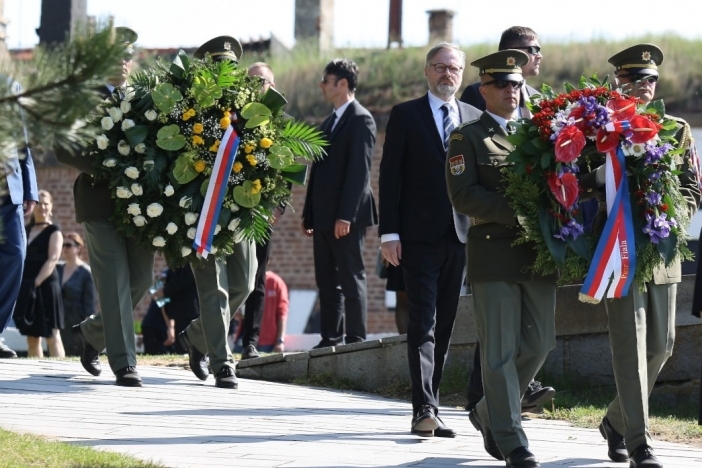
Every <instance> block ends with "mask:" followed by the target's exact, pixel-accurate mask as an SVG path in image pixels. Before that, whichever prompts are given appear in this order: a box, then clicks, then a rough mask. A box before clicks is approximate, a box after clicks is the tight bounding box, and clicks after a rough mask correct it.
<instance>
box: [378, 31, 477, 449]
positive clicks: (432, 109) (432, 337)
mask: <svg viewBox="0 0 702 468" xmlns="http://www.w3.org/2000/svg"><path fill="white" fill-rule="evenodd" d="M464 66H465V54H464V53H463V51H461V49H460V48H459V47H458V46H457V45H455V44H450V43H447V42H441V43H439V44H437V45H435V46H434V47H432V48H431V49H430V50H429V52H428V53H427V57H426V62H425V66H424V76H425V77H426V80H427V85H428V87H429V91H428V92H427V93H426V94H425V95H423V96H421V97H419V98H417V99H413V100H410V101H407V102H403V103H401V104H398V105H396V106H395V107H393V108H392V111H391V112H390V118H389V120H388V124H387V131H386V134H385V144H384V145H383V158H382V160H381V161H380V180H379V191H380V225H379V228H378V232H379V234H380V236H381V249H382V254H383V257H384V258H385V259H386V260H387V261H388V262H389V263H390V264H392V265H394V266H398V265H399V266H400V267H402V271H403V274H404V280H405V288H406V290H407V299H408V300H409V324H408V329H407V359H408V364H409V373H410V379H411V384H412V410H413V411H412V413H413V417H412V423H411V430H412V433H414V434H417V435H419V436H420V437H426V436H435V437H455V435H456V433H455V431H453V430H452V429H450V428H448V427H446V425H445V424H444V423H443V422H442V421H441V419H440V418H439V416H438V406H439V385H440V384H441V377H442V372H443V369H444V363H445V362H446V356H447V355H448V349H449V342H450V339H451V332H452V330H453V324H454V321H455V319H456V310H457V309H458V299H459V295H460V290H461V282H462V279H463V270H464V268H465V250H464V248H463V243H465V236H466V230H467V219H466V218H465V217H463V216H454V215H455V213H454V212H453V210H452V209H451V203H450V202H449V199H448V196H447V193H446V177H445V175H444V165H445V164H446V148H447V145H448V138H449V135H450V134H451V130H452V129H453V128H455V126H457V125H459V124H460V123H461V122H466V121H470V120H475V119H477V118H478V117H479V116H480V111H478V110H477V109H476V108H474V107H473V106H470V105H468V104H464V103H462V102H459V101H458V100H457V99H456V97H455V93H456V91H458V87H459V86H460V85H461V80H462V78H463V68H464Z"/></svg>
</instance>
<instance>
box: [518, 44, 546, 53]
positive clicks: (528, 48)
mask: <svg viewBox="0 0 702 468" xmlns="http://www.w3.org/2000/svg"><path fill="white" fill-rule="evenodd" d="M513 48H514V49H519V50H526V51H527V52H529V53H530V54H531V55H536V54H538V53H539V52H541V47H539V46H536V45H531V46H523V47H513Z"/></svg>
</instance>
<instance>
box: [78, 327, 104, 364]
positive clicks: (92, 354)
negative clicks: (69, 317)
mask: <svg viewBox="0 0 702 468" xmlns="http://www.w3.org/2000/svg"><path fill="white" fill-rule="evenodd" d="M71 330H73V336H75V337H76V339H77V340H78V343H80V363H81V364H82V365H83V369H85V370H86V371H88V373H89V374H92V375H94V376H95V377H97V376H98V375H100V374H101V373H102V366H101V365H100V358H99V356H100V353H99V352H98V350H97V349H95V348H93V347H92V346H91V344H90V343H88V340H87V339H86V338H85V335H84V334H83V330H81V329H80V324H78V325H74V326H73V328H72V329H71Z"/></svg>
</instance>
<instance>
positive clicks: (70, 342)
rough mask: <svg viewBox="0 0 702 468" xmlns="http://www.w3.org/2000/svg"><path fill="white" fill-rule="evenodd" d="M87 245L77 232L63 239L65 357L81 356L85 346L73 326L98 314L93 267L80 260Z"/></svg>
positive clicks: (60, 271) (59, 268) (61, 277)
mask: <svg viewBox="0 0 702 468" xmlns="http://www.w3.org/2000/svg"><path fill="white" fill-rule="evenodd" d="M84 248H85V244H84V242H83V238H82V237H81V236H80V234H78V233H77V232H69V233H68V234H66V235H65V236H64V238H63V249H62V250H61V252H62V255H63V260H64V261H63V263H59V264H58V265H57V266H56V270H57V271H58V275H59V284H60V285H61V297H62V298H63V312H64V322H65V327H64V328H62V329H61V340H62V341H63V348H64V349H65V350H66V356H80V353H81V350H82V346H81V344H80V341H78V340H77V339H76V337H75V334H74V333H72V327H74V326H75V325H78V324H79V323H80V322H82V321H83V320H85V319H86V318H88V317H90V316H91V315H93V314H95V313H96V312H97V311H96V292H95V284H94V283H93V275H92V273H91V271H90V266H89V265H88V264H87V263H85V262H84V261H83V260H82V259H81V255H82V254H83V249H84Z"/></svg>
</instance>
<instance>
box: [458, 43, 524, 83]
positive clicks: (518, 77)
mask: <svg viewBox="0 0 702 468" xmlns="http://www.w3.org/2000/svg"><path fill="white" fill-rule="evenodd" d="M527 63H529V56H528V55H527V54H525V53H524V52H522V51H521V50H517V49H506V50H501V51H499V52H494V53H492V54H490V55H486V56H485V57H482V58H479V59H478V60H474V61H473V62H471V66H473V67H476V68H478V69H479V70H480V71H479V74H480V76H483V75H490V76H492V77H493V78H494V79H496V80H509V81H522V80H523V79H524V78H523V77H522V66H524V65H526V64H527Z"/></svg>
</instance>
